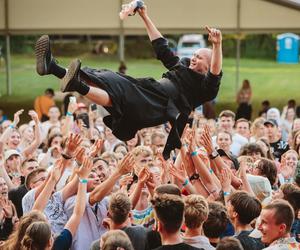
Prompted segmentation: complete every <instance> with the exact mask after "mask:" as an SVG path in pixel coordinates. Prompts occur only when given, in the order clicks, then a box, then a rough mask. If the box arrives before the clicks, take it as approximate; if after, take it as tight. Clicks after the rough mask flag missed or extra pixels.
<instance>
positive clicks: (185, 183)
mask: <svg viewBox="0 0 300 250" xmlns="http://www.w3.org/2000/svg"><path fill="white" fill-rule="evenodd" d="M187 184H189V179H185V181H184V183H183V184H182V186H183V187H185V186H186V185H187Z"/></svg>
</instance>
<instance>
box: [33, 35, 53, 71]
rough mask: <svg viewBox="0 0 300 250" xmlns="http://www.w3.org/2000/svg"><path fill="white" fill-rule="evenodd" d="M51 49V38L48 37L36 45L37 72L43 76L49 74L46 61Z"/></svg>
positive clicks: (38, 41)
mask: <svg viewBox="0 0 300 250" xmlns="http://www.w3.org/2000/svg"><path fill="white" fill-rule="evenodd" d="M49 49H50V40H49V36H47V35H43V36H41V37H40V38H39V39H38V40H37V42H36V44H35V57H36V71H37V73H38V74H39V75H41V76H43V75H47V74H48V72H47V70H46V65H45V61H46V55H47V52H48V51H49Z"/></svg>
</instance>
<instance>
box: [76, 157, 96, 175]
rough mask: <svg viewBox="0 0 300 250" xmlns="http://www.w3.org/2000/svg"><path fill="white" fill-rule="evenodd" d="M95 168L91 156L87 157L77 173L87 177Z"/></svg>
mask: <svg viewBox="0 0 300 250" xmlns="http://www.w3.org/2000/svg"><path fill="white" fill-rule="evenodd" d="M92 168H93V161H92V160H90V159H89V157H85V158H84V159H83V162H82V166H81V167H80V168H79V169H77V170H76V174H77V175H78V177H79V178H80V179H87V178H88V176H89V174H90V172H91V170H92Z"/></svg>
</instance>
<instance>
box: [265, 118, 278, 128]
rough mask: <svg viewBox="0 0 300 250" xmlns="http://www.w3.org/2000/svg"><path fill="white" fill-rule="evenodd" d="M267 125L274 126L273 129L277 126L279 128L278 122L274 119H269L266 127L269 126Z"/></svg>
mask: <svg viewBox="0 0 300 250" xmlns="http://www.w3.org/2000/svg"><path fill="white" fill-rule="evenodd" d="M267 125H272V126H273V127H274V126H276V127H278V123H277V121H276V120H274V119H268V120H266V121H265V122H264V126H267Z"/></svg>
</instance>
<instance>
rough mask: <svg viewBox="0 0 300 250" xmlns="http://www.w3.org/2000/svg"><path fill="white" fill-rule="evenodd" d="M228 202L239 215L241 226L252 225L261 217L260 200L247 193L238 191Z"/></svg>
mask: <svg viewBox="0 0 300 250" xmlns="http://www.w3.org/2000/svg"><path fill="white" fill-rule="evenodd" d="M228 202H230V204H231V205H232V206H233V208H234V211H235V212H236V213H237V214H238V220H239V222H240V223H241V224H243V225H247V224H250V223H251V221H253V220H254V219H255V218H257V217H258V216H259V215H260V212H261V204H260V202H259V200H258V199H257V198H256V197H254V196H251V195H249V194H248V193H247V192H245V191H237V192H234V193H233V194H231V195H230V196H229V199H228Z"/></svg>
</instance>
